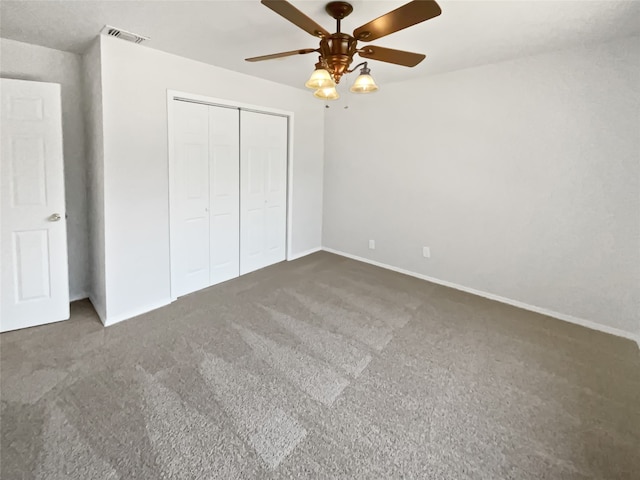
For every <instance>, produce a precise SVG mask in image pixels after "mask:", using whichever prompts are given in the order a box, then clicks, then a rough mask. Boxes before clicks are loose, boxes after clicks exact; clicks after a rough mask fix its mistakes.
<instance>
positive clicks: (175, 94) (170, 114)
mask: <svg viewBox="0 0 640 480" xmlns="http://www.w3.org/2000/svg"><path fill="white" fill-rule="evenodd" d="M174 101H182V102H193V103H200V104H203V105H210V106H213V107H223V108H233V109H237V110H241V111H250V112H257V113H263V114H267V115H277V116H280V117H286V118H287V232H286V239H285V241H286V247H285V252H286V260H292V259H293V258H294V255H293V253H292V251H291V246H292V231H291V226H292V218H293V216H292V214H293V163H294V155H293V131H294V115H293V112H290V111H287V110H280V109H277V108H270V107H263V106H260V105H252V104H248V103H243V102H237V101H235V100H227V99H221V98H214V97H208V96H205V95H198V94H195V93H189V92H182V91H179V90H172V89H167V151H168V154H169V157H168V159H169V169H168V172H167V174H168V177H169V178H168V180H169V205H168V207H169V257H170V264H169V271H170V276H171V282H170V286H171V301H172V302H174V301H176V300H177V299H178V297H177V295H176V293H175V292H176V291H177V290H176V285H175V284H174V275H173V272H175V271H176V267H175V264H174V262H175V258H174V255H173V254H172V253H173V250H172V247H173V246H174V245H175V244H176V233H175V231H174V226H173V224H172V222H171V219H172V218H176V213H175V211H174V202H173V199H174V198H175V195H176V192H175V187H174V185H173V179H174V178H175V174H174V168H175V167H174V163H175V158H174V150H173V149H174V142H173V134H174V130H175V129H174V108H173V105H174V104H173V102H174ZM238 128H240V125H238Z"/></svg>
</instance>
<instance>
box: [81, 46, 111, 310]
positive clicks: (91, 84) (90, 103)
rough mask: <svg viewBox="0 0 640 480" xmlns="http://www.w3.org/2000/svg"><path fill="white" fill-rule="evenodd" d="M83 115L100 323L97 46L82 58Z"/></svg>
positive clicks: (94, 296) (94, 295) (103, 306)
mask: <svg viewBox="0 0 640 480" xmlns="http://www.w3.org/2000/svg"><path fill="white" fill-rule="evenodd" d="M82 80H83V101H82V106H83V113H84V118H85V120H86V128H85V132H86V135H87V138H86V148H87V184H88V186H89V189H88V194H87V200H88V202H87V212H88V214H89V219H88V237H89V264H88V269H89V275H90V286H91V288H90V290H89V297H90V298H91V303H93V306H94V308H95V309H96V312H98V315H99V316H100V318H101V319H102V321H103V322H104V321H105V319H106V318H107V301H106V287H105V284H106V277H105V275H106V266H105V243H104V242H105V230H104V125H103V118H102V67H101V55H100V42H99V40H98V39H97V38H96V40H95V41H94V42H93V43H92V44H91V46H90V47H89V48H88V49H87V51H86V52H85V54H84V55H83V56H82Z"/></svg>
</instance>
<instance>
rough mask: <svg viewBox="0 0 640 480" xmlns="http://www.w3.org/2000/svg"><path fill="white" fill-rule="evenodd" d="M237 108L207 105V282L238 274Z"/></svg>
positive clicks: (238, 144) (238, 134) (225, 278)
mask: <svg viewBox="0 0 640 480" xmlns="http://www.w3.org/2000/svg"><path fill="white" fill-rule="evenodd" d="M239 124H240V111H239V110H238V109H232V108H223V107H209V176H210V177H209V185H210V189H209V191H210V198H211V206H210V211H211V216H210V219H211V224H210V231H209V238H210V243H211V249H210V256H211V261H210V268H211V275H210V284H211V285H215V284H216V283H220V282H224V281H225V280H230V279H232V278H235V277H237V276H238V275H240V132H239V128H240V125H239Z"/></svg>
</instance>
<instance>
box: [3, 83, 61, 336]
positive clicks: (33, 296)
mask: <svg viewBox="0 0 640 480" xmlns="http://www.w3.org/2000/svg"><path fill="white" fill-rule="evenodd" d="M1 90H2V108H1V110H2V116H1V118H2V121H1V123H2V125H1V128H0V130H1V132H2V138H1V144H2V157H1V168H0V185H1V187H0V204H1V207H2V208H1V213H0V218H1V219H2V224H1V233H0V250H1V251H2V254H1V256H0V270H1V271H2V276H1V280H0V282H1V283H2V285H1V287H2V288H1V291H2V295H1V302H2V306H1V308H0V331H3V332H5V331H7V330H15V329H18V328H25V327H32V326H34V325H40V324H43V323H50V322H56V321H59V320H66V319H68V318H69V283H68V266H67V229H66V228H67V227H66V221H65V201H64V168H63V155H62V113H61V108H60V85H57V84H51V83H39V82H27V81H22V80H7V79H2V80H1Z"/></svg>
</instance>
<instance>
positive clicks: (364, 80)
mask: <svg viewBox="0 0 640 480" xmlns="http://www.w3.org/2000/svg"><path fill="white" fill-rule="evenodd" d="M349 90H351V91H352V92H353V93H372V92H375V91H376V90H378V86H377V85H376V82H375V81H374V80H373V77H372V76H371V75H369V74H361V75H358V78H356V81H355V82H353V85H351V88H350V89H349Z"/></svg>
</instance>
